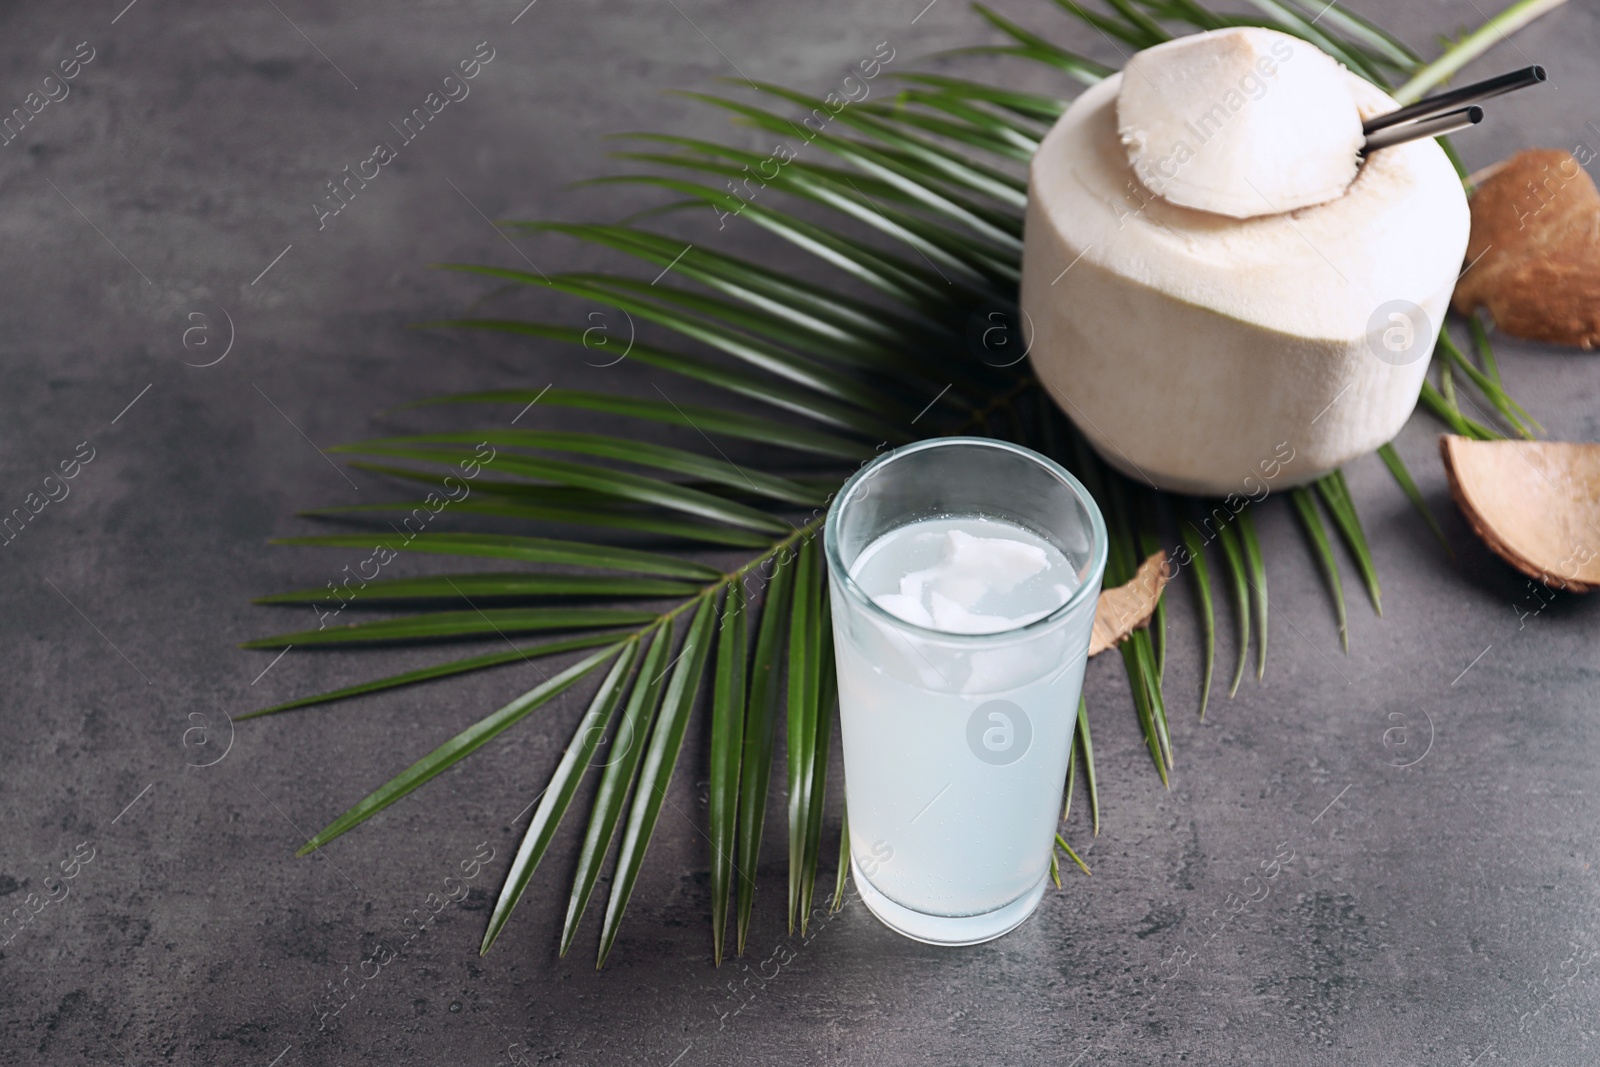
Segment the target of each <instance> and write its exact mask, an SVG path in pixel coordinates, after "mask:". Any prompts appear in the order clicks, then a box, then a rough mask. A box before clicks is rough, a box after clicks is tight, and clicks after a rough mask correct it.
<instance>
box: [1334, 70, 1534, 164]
mask: <svg viewBox="0 0 1600 1067" xmlns="http://www.w3.org/2000/svg"><path fill="white" fill-rule="evenodd" d="M1544 80H1545V72H1544V68H1543V67H1541V66H1539V65H1538V64H1537V63H1535V64H1534V65H1533V66H1531V67H1524V68H1523V69H1521V70H1514V71H1512V72H1511V73H1510V74H1502V75H1500V76H1499V77H1497V78H1489V79H1487V80H1485V81H1481V82H1473V83H1472V84H1471V85H1463V86H1462V87H1461V88H1459V89H1451V90H1450V91H1449V92H1444V93H1439V94H1438V95H1437V96H1430V97H1427V98H1426V99H1423V100H1418V101H1417V102H1416V103H1415V104H1409V105H1407V106H1406V107H1403V108H1400V109H1399V110H1396V111H1390V112H1388V113H1386V114H1383V115H1375V116H1373V117H1372V118H1370V119H1368V120H1367V121H1366V122H1364V123H1363V124H1362V126H1361V132H1362V133H1364V134H1366V135H1367V137H1368V138H1370V137H1371V136H1372V135H1373V134H1375V133H1377V132H1378V131H1379V130H1386V129H1388V128H1389V127H1390V126H1398V125H1400V124H1401V123H1403V122H1417V121H1419V120H1422V119H1430V118H1433V117H1434V116H1435V115H1442V114H1444V113H1445V112H1447V111H1459V110H1462V109H1464V108H1466V106H1467V105H1468V104H1477V103H1481V102H1483V101H1485V100H1487V99H1489V98H1490V97H1491V96H1499V95H1500V94H1501V93H1509V92H1512V91H1513V90H1516V89H1526V88H1527V87H1528V86H1530V85H1538V84H1539V83H1540V82H1542V81H1544ZM1369 143H1370V142H1369ZM1380 147H1382V146H1380Z"/></svg>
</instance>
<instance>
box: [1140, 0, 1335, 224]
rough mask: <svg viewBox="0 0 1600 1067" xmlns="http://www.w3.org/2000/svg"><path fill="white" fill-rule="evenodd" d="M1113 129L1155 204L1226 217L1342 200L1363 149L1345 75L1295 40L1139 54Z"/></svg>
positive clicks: (1212, 35)
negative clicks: (1167, 203)
mask: <svg viewBox="0 0 1600 1067" xmlns="http://www.w3.org/2000/svg"><path fill="white" fill-rule="evenodd" d="M1117 128H1118V133H1119V134H1120V136H1121V138H1122V143H1123V145H1124V146H1125V147H1126V148H1127V152H1128V162H1129V163H1130V164H1131V165H1132V166H1133V169H1134V172H1135V173H1136V174H1137V175H1138V177H1139V180H1140V182H1141V183H1143V184H1144V186H1145V187H1146V188H1148V189H1149V190H1150V191H1151V192H1152V193H1155V194H1156V195H1157V196H1159V197H1161V198H1162V199H1164V200H1167V201H1170V202H1171V203H1174V204H1179V205H1182V206H1184V207H1189V208H1196V209H1198V210H1201V211H1211V212H1215V213H1217V214H1220V215H1228V216H1232V217H1233V218H1252V217H1255V216H1257V215H1272V214H1279V213H1282V212H1286V211H1293V210H1294V209H1296V208H1302V207H1309V206H1310V205H1312V204H1321V203H1324V202H1326V201H1329V200H1332V199H1334V198H1335V197H1338V196H1340V195H1341V194H1343V193H1344V191H1345V189H1346V188H1348V187H1349V185H1350V182H1351V181H1352V180H1353V179H1354V178H1355V176H1356V170H1357V167H1358V164H1359V158H1358V157H1359V153H1360V150H1361V145H1362V142H1363V136H1362V132H1361V114H1360V111H1359V110H1358V107H1357V103H1356V99H1355V96H1354V94H1353V93H1352V92H1351V88H1350V81H1349V77H1348V75H1347V74H1346V73H1345V70H1344V68H1343V67H1342V66H1340V65H1339V63H1337V62H1336V61H1335V60H1334V59H1333V58H1332V57H1330V56H1329V55H1328V54H1327V53H1325V52H1323V51H1322V50H1321V49H1319V48H1317V47H1315V46H1314V45H1311V44H1308V43H1307V42H1305V41H1302V40H1300V39H1299V38H1297V37H1291V36H1289V35H1288V34H1286V33H1279V32H1277V31H1276V30H1266V29H1259V28H1256V27H1238V28H1234V29H1226V30H1213V31H1211V32H1209V33H1199V34H1194V35H1192V36H1189V37H1180V38H1178V39H1176V40H1172V41H1168V42H1166V43H1164V44H1159V45H1156V46H1155V47H1154V48H1147V49H1145V50H1144V51H1142V52H1139V53H1137V54H1135V55H1134V56H1133V58H1132V59H1130V60H1128V62H1127V65H1126V67H1125V68H1124V72H1123V76H1122V87H1121V89H1120V90H1119V92H1118V95H1117Z"/></svg>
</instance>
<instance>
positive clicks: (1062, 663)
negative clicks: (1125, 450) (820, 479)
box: [824, 437, 1106, 945]
mask: <svg viewBox="0 0 1600 1067" xmlns="http://www.w3.org/2000/svg"><path fill="white" fill-rule="evenodd" d="M824 540H825V545H826V549H827V554H828V564H829V567H828V570H829V582H830V586H831V593H832V598H831V600H832V612H833V629H834V648H835V657H836V662H837V665H838V679H839V714H840V724H841V729H842V735H843V748H844V764H845V793H846V798H847V802H848V808H849V823H850V825H849V829H850V850H851V866H852V871H853V873H854V875H855V878H856V884H857V886H858V888H859V889H860V892H861V896H862V900H863V902H865V903H866V905H867V907H868V908H869V909H870V910H871V911H872V912H873V914H875V915H876V916H877V917H878V918H879V919H881V920H882V921H883V922H884V923H885V924H887V925H888V926H889V927H890V928H892V929H894V930H896V931H898V932H900V933H902V934H905V935H906V936H908V937H913V938H916V939H918V940H921V941H926V942H930V943H933V944H948V945H963V944H975V943H978V942H980V941H987V940H989V939H991V938H994V937H998V936H1000V935H1001V934H1004V933H1006V932H1007V931H1009V930H1011V929H1013V928H1015V927H1016V926H1017V925H1018V924H1019V923H1021V922H1022V921H1023V920H1024V919H1026V918H1027V917H1028V915H1029V914H1030V913H1031V912H1032V911H1033V909H1034V907H1035V906H1036V905H1037V904H1038V902H1039V900H1040V898H1041V897H1042V896H1043V895H1044V890H1045V881H1046V879H1047V877H1048V874H1049V866H1050V856H1051V849H1052V845H1053V842H1054V838H1055V831H1056V820H1057V816H1058V814H1059V812H1060V808H1061V791H1062V786H1063V784H1064V783H1065V779H1066V773H1067V761H1068V757H1069V754H1070V748H1071V741H1072V733H1073V728H1074V726H1075V724H1076V721H1077V709H1078V696H1079V692H1080V691H1081V689H1082V684H1083V671H1084V665H1085V662H1086V660H1087V657H1088V646H1089V635H1090V631H1091V629H1092V626H1093V622H1094V608H1095V601H1096V599H1097V598H1098V596H1099V591H1100V579H1101V575H1102V572H1103V571H1104V567H1105V558H1106V541H1105V526H1104V522H1103V520H1102V519H1101V516H1100V512H1099V509H1098V508H1097V507H1096V506H1095V503H1094V501H1093V499H1092V498H1091V497H1090V496H1089V494H1088V492H1087V491H1085V490H1084V488H1083V486H1082V485H1080V484H1079V483H1078V482H1077V480H1076V479H1074V478H1073V477H1072V475H1070V474H1068V473H1067V472H1066V471H1065V470H1064V469H1062V468H1061V467H1060V466H1059V465H1058V464H1056V463H1054V462H1053V461H1051V460H1049V459H1048V458H1046V457H1044V456H1041V455H1039V454H1038V453H1035V452H1032V451H1030V450H1028V449H1026V448H1022V447H1020V446H1017V445H1012V444H1008V443H1005V442H1001V441H995V440H991V439H987V438H965V437H951V438H938V439H935V440H931V441H925V442H921V443H919V444H915V445H910V446H907V447H905V448H902V449H898V450H896V451H895V452H892V453H889V454H887V455H885V456H883V457H880V458H879V459H877V460H875V461H874V462H873V463H872V464H870V465H868V466H867V467H864V468H862V470H861V471H859V472H858V473H857V474H856V475H855V476H854V477H853V478H851V480H850V481H849V482H847V483H846V484H845V486H844V488H843V489H842V490H841V491H840V494H839V497H838V499H837V501H836V502H835V504H834V506H833V510H832V511H831V512H830V514H829V516H828V524H827V529H826V534H825V539H824Z"/></svg>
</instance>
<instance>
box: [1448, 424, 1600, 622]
mask: <svg viewBox="0 0 1600 1067" xmlns="http://www.w3.org/2000/svg"><path fill="white" fill-rule="evenodd" d="M1439 453H1440V455H1441V456H1442V457H1443V458H1444V469H1445V473H1446V474H1447V475H1449V479H1450V495H1451V496H1452V497H1454V498H1455V501H1456V506H1457V507H1459V508H1460V509H1461V513H1462V514H1463V515H1464V516H1466V519H1467V523H1468V524H1469V525H1470V526H1471V527H1472V530H1473V532H1474V533H1476V534H1477V535H1478V536H1479V537H1481V538H1482V539H1483V541H1484V543H1485V544H1487V545H1488V546H1489V547H1490V548H1491V549H1492V550H1494V552H1495V554H1496V555H1498V556H1499V557H1500V558H1502V559H1504V560H1505V561H1506V562H1507V563H1509V564H1511V565H1512V566H1513V567H1515V568H1517V570H1519V571H1521V572H1522V573H1523V574H1526V575H1527V576H1528V577H1530V578H1535V579H1537V580H1539V581H1541V582H1543V583H1544V584H1545V585H1548V586H1550V587H1551V588H1552V589H1565V590H1568V591H1569V592H1574V593H1587V592H1589V591H1590V590H1591V589H1594V588H1595V587H1596V586H1600V444H1573V443H1569V442H1562V441H1474V440H1472V439H1471V438H1468V437H1458V436H1455V435H1453V434H1444V435H1442V436H1441V437H1440V438H1439Z"/></svg>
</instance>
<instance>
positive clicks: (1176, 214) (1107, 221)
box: [1021, 46, 1468, 496]
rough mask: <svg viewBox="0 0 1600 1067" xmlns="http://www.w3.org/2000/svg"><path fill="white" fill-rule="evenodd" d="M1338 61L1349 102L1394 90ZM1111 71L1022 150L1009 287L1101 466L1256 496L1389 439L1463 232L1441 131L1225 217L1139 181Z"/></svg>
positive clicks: (1462, 210)
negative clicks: (1326, 182)
mask: <svg viewBox="0 0 1600 1067" xmlns="http://www.w3.org/2000/svg"><path fill="white" fill-rule="evenodd" d="M1299 47H1302V48H1304V47H1305V46H1299ZM1302 58H1305V57H1303V56H1299V55H1297V56H1296V58H1295V60H1293V62H1299V61H1300V59H1302ZM1343 76H1344V77H1345V78H1346V79H1347V81H1348V85H1349V91H1350V93H1351V95H1352V98H1353V99H1354V101H1355V103H1356V106H1357V108H1358V114H1359V115H1360V116H1362V117H1365V116H1368V115H1372V114H1377V113H1379V112H1383V111H1387V110H1390V109H1392V108H1393V107H1394V106H1395V104H1394V101H1393V100H1391V99H1390V98H1389V97H1388V96H1387V95H1386V94H1384V93H1383V92H1381V91H1380V90H1378V89H1377V88H1376V87H1374V86H1372V85H1370V84H1368V83H1367V82H1365V81H1362V80H1360V79H1358V78H1357V77H1355V75H1352V74H1348V73H1346V74H1344V75H1343ZM1122 80H1123V76H1122V75H1115V76H1112V77H1110V78H1107V79H1106V80H1104V81H1102V82H1100V83H1098V84H1097V85H1095V86H1092V87H1091V88H1090V89H1089V90H1087V91H1086V92H1085V93H1084V94H1083V95H1082V96H1080V97H1079V98H1078V99H1077V101H1075V102H1074V103H1073V105H1072V106H1071V107H1070V108H1069V109H1068V110H1067V112H1066V114H1064V115H1063V116H1062V117H1061V119H1060V121H1059V122H1058V123H1057V124H1056V126H1055V128H1054V129H1052V130H1051V131H1050V133H1049V134H1048V136H1046V138H1045V140H1044V142H1043V144H1041V145H1040V148H1039V151H1038V153H1037V154H1036V155H1035V157H1034V160H1033V163H1032V167H1031V170H1030V182H1029V197H1028V210H1027V221H1026V232H1025V239H1024V245H1025V247H1024V252H1023V273H1022V294H1021V302H1022V309H1023V311H1024V312H1025V313H1026V315H1025V328H1027V329H1029V330H1031V336H1030V348H1029V351H1030V358H1031V359H1032V360H1033V365H1034V368H1035V370H1036V372H1037V373H1038V375H1039V377H1040V379H1041V381H1042V382H1043V383H1044V384H1045V386H1046V387H1047V389H1048V391H1049V393H1050V395H1051V397H1052V398H1053V399H1054V400H1055V401H1056V403H1057V404H1058V405H1059V406H1060V407H1061V408H1062V410H1063V411H1064V412H1065V413H1066V414H1067V415H1068V416H1069V417H1071V419H1072V420H1073V422H1074V423H1076V425H1077V426H1078V428H1079V429H1080V430H1082V432H1083V433H1084V434H1085V435H1086V436H1087V437H1088V439H1089V441H1090V443H1091V444H1093V445H1094V447H1095V449H1096V450H1097V451H1098V452H1099V453H1100V454H1101V455H1102V456H1103V457H1104V458H1105V459H1106V460H1107V461H1108V462H1110V463H1111V464H1112V465H1113V466H1115V467H1117V468H1118V469H1120V470H1122V471H1123V472H1124V473H1127V474H1129V475H1130V476H1132V477H1134V478H1137V479H1140V480H1143V481H1148V482H1151V483H1153V484H1155V485H1157V486H1159V487H1161V488H1163V489H1169V490H1174V491H1179V492H1190V493H1205V494H1217V495H1222V494H1227V493H1243V494H1247V495H1250V496H1257V495H1259V493H1260V492H1261V491H1262V487H1263V486H1265V487H1266V488H1267V489H1268V490H1270V489H1275V488H1284V487H1288V486H1291V485H1298V484H1303V483H1305V482H1308V481H1310V480H1312V479H1314V478H1316V477H1318V476H1320V475H1322V474H1324V473H1327V472H1328V471H1330V470H1332V469H1334V468H1336V467H1338V466H1339V465H1341V464H1343V463H1346V462H1348V461H1349V460H1351V459H1353V458H1355V457H1357V456H1360V455H1364V454H1365V453H1367V452H1370V451H1372V450H1373V449H1375V448H1377V447H1378V446H1380V445H1382V444H1384V443H1385V442H1387V441H1389V440H1391V439H1392V438H1393V437H1394V435H1395V434H1396V433H1397V432H1399V429H1400V427H1401V426H1402V425H1403V424H1404V423H1405V420H1406V419H1407V417H1408V416H1409V415H1410V413H1411V411H1412V409H1413V408H1414V407H1415V405H1416V400H1417V394H1418V391H1419V390H1420V388H1421V384H1422V378H1423V374H1424V373H1425V371H1426V368H1427V364H1428V354H1429V352H1430V351H1431V350H1432V340H1433V335H1434V333H1435V332H1436V330H1437V327H1438V324H1439V323H1440V322H1441V321H1442V320H1443V316H1444V311H1445V306H1446V302H1447V300H1448V299H1449V296H1450V291H1451V288H1452V286H1453V284H1454V281H1455V278H1456V274H1457V272H1458V271H1459V270H1460V268H1461V262H1462V256H1463V253H1464V251H1465V248H1466V242H1467V230H1468V213H1467V203H1466V197H1465V195H1464V194H1463V192H1462V189H1461V183H1460V180H1459V179H1458V178H1457V176H1456V174H1455V171H1454V169H1453V168H1452V167H1451V165H1450V162H1449V160H1448V159H1447V158H1446V157H1445V155H1444V152H1443V151H1442V150H1441V149H1440V147H1439V145H1438V144H1437V143H1436V142H1434V141H1432V140H1422V141H1414V142H1411V143H1408V144H1404V145H1399V146H1396V147H1394V148H1388V149H1384V150H1382V151H1378V152H1375V153H1373V155H1372V158H1371V159H1369V160H1367V161H1366V162H1365V163H1364V164H1363V165H1362V167H1361V168H1360V170H1359V172H1358V173H1357V174H1356V176H1355V178H1354V180H1353V181H1352V182H1351V183H1350V184H1349V186H1348V188H1347V189H1346V190H1345V192H1344V193H1343V194H1342V195H1340V196H1338V197H1335V198H1334V199H1332V200H1329V201H1326V202H1325V203H1322V204H1319V205H1316V206H1313V207H1309V208H1304V209H1301V210H1299V211H1295V212H1292V213H1285V214H1269V215H1261V216H1257V217H1255V218H1249V219H1234V218H1229V217H1226V216H1224V215H1220V214H1217V213H1214V212H1209V211H1200V210H1195V209H1193V208H1188V207H1184V206H1181V205H1178V204H1175V203H1171V202H1169V201H1167V200H1165V199H1164V198H1162V197H1160V196H1157V195H1155V194H1154V193H1153V192H1152V191H1150V190H1149V189H1147V188H1146V187H1145V186H1144V185H1143V184H1142V183H1141V182H1140V180H1139V179H1138V177H1137V176H1136V174H1135V172H1134V169H1133V165H1132V162H1131V161H1130V159H1129V155H1128V152H1127V150H1126V149H1125V147H1124V145H1123V144H1122V141H1121V139H1120V137H1119V135H1118V129H1117V116H1116V106H1115V105H1116V100H1117V96H1118V93H1119V91H1120V89H1121V84H1122ZM1408 339H1409V340H1411V341H1412V342H1413V343H1412V344H1411V345H1410V346H1409V347H1406V346H1405V345H1404V344H1403V342H1404V341H1406V340H1408Z"/></svg>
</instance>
